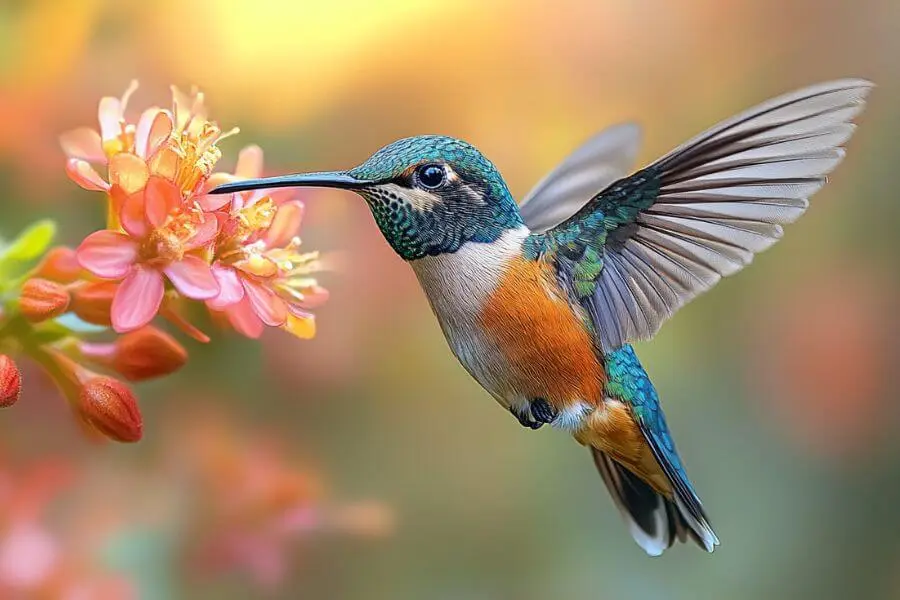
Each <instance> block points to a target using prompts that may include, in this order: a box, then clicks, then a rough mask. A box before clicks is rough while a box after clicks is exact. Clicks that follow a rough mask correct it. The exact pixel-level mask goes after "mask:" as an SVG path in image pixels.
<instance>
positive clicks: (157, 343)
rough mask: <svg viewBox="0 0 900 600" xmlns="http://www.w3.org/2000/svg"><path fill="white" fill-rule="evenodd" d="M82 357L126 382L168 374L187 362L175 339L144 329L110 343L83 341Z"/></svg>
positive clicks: (156, 330)
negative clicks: (106, 368)
mask: <svg viewBox="0 0 900 600" xmlns="http://www.w3.org/2000/svg"><path fill="white" fill-rule="evenodd" d="M78 349H79V351H80V352H81V356H82V357H84V358H86V359H88V360H90V361H92V362H94V363H96V364H100V365H103V366H104V367H108V368H110V369H113V370H114V371H116V372H117V373H119V374H120V375H122V376H123V377H124V378H125V379H127V380H128V381H144V380H145V379H153V378H155V377H163V376H165V375H170V374H172V373H174V372H175V371H177V370H178V369H180V368H181V367H183V366H184V364H185V363H186V362H187V351H186V350H185V349H184V347H182V345H181V344H179V343H178V342H177V341H175V338H173V337H172V336H170V335H169V334H167V333H166V332H164V331H161V330H159V329H157V328H156V327H152V326H146V327H142V328H141V329H138V330H136V331H131V332H129V333H126V334H125V335H122V336H120V337H119V338H118V339H117V340H116V341H115V342H113V343H111V344H94V343H90V342H82V343H81V344H79V346H78Z"/></svg>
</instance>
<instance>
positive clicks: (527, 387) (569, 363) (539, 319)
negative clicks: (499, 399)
mask: <svg viewBox="0 0 900 600" xmlns="http://www.w3.org/2000/svg"><path fill="white" fill-rule="evenodd" d="M481 325H482V327H484V331H485V332H486V334H487V335H488V336H489V337H490V338H491V340H492V341H493V342H494V343H495V344H496V345H497V347H498V348H500V349H501V351H502V352H503V354H504V355H505V358H506V362H507V364H508V365H509V366H508V368H509V371H510V372H509V373H508V378H507V383H508V385H509V386H510V387H512V388H514V389H513V390H512V391H514V392H515V393H517V394H522V395H524V396H526V397H527V398H544V399H546V400H547V401H548V402H550V403H551V404H552V405H554V406H555V407H556V408H558V409H562V408H565V407H567V406H569V405H570V404H572V403H573V402H576V401H582V402H586V403H588V404H590V405H593V406H596V405H597V404H599V403H600V402H601V400H602V398H603V387H604V385H605V382H606V373H605V372H604V371H603V365H602V364H601V362H600V360H599V359H598V358H597V354H596V352H595V350H594V346H593V342H592V339H591V336H590V334H589V332H588V331H587V330H586V329H585V327H584V325H583V324H582V323H581V321H580V319H579V318H578V316H577V315H576V314H575V312H574V311H573V310H572V308H571V307H570V306H569V303H568V302H567V301H566V299H565V297H564V296H563V294H562V292H561V291H560V290H559V287H558V284H557V283H556V280H555V277H554V275H553V273H552V272H551V271H550V268H549V266H548V265H546V264H544V263H541V262H539V261H528V260H525V259H523V258H515V259H513V260H511V261H510V262H509V264H508V265H507V266H506V270H505V272H504V274H503V276H502V277H501V279H500V282H499V284H498V286H497V288H496V289H495V291H494V293H493V294H492V295H491V297H490V298H489V299H488V301H487V302H486V303H485V306H484V308H483V309H482V312H481Z"/></svg>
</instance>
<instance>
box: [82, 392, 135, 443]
mask: <svg viewBox="0 0 900 600" xmlns="http://www.w3.org/2000/svg"><path fill="white" fill-rule="evenodd" d="M78 411H79V413H80V414H81V416H82V417H83V418H84V420H85V421H87V422H88V423H89V424H90V425H91V426H93V427H94V428H95V429H96V430H97V431H99V432H100V433H102V434H103V435H105V436H106V437H108V438H110V439H112V440H115V441H117V442H136V441H138V440H140V439H141V435H142V433H143V421H142V419H141V412H140V410H138V406H137V402H136V401H135V398H134V394H132V392H131V390H130V389H129V388H128V386H126V385H125V384H124V383H122V382H121V381H119V380H117V379H113V378H112V377H103V376H98V377H94V378H92V379H90V380H88V381H87V382H86V383H85V384H84V386H83V387H82V388H81V393H80V394H79V396H78Z"/></svg>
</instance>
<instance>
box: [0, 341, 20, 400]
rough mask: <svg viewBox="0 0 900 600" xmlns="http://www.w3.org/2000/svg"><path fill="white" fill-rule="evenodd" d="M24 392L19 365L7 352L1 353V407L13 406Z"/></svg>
mask: <svg viewBox="0 0 900 600" xmlns="http://www.w3.org/2000/svg"><path fill="white" fill-rule="evenodd" d="M21 392H22V374H21V373H20V372H19V367H17V366H16V363H14V362H13V360H12V359H11V358H10V357H8V356H6V355H5V354H0V407H3V408H5V407H7V406H12V405H13V404H15V403H16V402H17V401H18V400H19V394H20V393H21Z"/></svg>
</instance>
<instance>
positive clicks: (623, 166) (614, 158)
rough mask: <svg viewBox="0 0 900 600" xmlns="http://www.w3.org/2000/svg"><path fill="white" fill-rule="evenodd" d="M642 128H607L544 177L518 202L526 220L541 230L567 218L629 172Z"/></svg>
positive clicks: (538, 230)
mask: <svg viewBox="0 0 900 600" xmlns="http://www.w3.org/2000/svg"><path fill="white" fill-rule="evenodd" d="M640 142H641V130H640V128H639V127H638V126H637V125H635V124H634V123H622V124H620V125H613V126H612V127H608V128H607V129H604V130H603V131H601V132H600V133H598V134H597V135H595V136H594V137H592V138H590V139H589V140H588V141H586V142H585V143H584V144H582V145H581V146H580V147H579V148H578V149H577V150H575V151H574V152H573V153H572V154H570V155H569V156H568V157H567V158H566V159H565V160H564V161H563V162H562V163H561V164H560V165H559V166H558V167H556V169H554V170H553V171H552V172H551V173H550V174H549V175H547V176H546V177H545V178H544V179H542V180H541V181H540V182H539V183H538V184H537V185H536V186H535V187H534V189H533V190H532V191H531V192H529V193H528V195H527V196H526V197H525V199H524V200H523V201H522V203H521V204H520V205H519V211H520V212H521V214H522V218H523V219H524V220H525V224H526V225H528V227H529V228H530V229H531V230H532V231H536V232H542V231H546V230H547V229H550V228H552V227H555V226H556V225H558V224H559V223H561V222H563V221H565V220H566V219H568V218H569V217H571V216H572V215H573V214H575V213H576V212H578V210H579V209H580V208H581V207H583V206H584V205H585V204H587V203H588V202H589V201H590V199H591V198H592V197H594V196H595V195H596V194H597V193H598V192H600V191H601V190H602V189H603V188H605V187H606V186H608V185H609V184H610V183H612V182H613V181H615V180H616V179H619V178H621V177H624V176H626V175H627V174H628V171H629V170H631V168H632V166H633V165H634V161H635V158H637V152H638V148H639V147H640Z"/></svg>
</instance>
